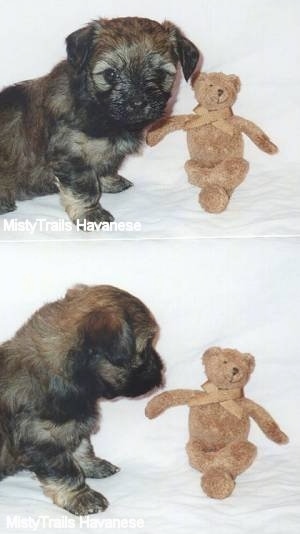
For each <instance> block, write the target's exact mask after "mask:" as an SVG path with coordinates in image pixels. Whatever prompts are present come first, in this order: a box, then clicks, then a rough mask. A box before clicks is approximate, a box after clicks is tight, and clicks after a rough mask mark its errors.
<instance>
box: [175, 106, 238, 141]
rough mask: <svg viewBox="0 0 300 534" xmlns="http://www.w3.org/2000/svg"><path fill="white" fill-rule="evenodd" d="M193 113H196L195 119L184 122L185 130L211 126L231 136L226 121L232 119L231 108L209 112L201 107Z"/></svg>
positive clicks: (229, 127) (229, 126)
mask: <svg viewBox="0 0 300 534" xmlns="http://www.w3.org/2000/svg"><path fill="white" fill-rule="evenodd" d="M193 111H194V112H195V113H196V115H197V117H193V118H192V119H190V120H188V121H187V122H186V124H185V129H186V130H190V129H194V128H201V126H205V125H207V124H212V125H213V126H215V127H216V128H219V130H222V131H223V132H225V133H227V134H229V135H233V127H232V126H231V124H229V122H228V120H227V119H229V118H230V117H232V111H231V108H225V109H221V110H215V111H209V110H208V109H206V108H204V107H202V106H197V107H196V108H195V109H194V110H193Z"/></svg>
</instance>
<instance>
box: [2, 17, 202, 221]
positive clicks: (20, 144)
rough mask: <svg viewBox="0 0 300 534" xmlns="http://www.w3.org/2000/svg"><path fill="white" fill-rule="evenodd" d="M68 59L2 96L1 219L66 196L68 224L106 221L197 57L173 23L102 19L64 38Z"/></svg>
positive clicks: (109, 219)
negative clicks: (131, 162)
mask: <svg viewBox="0 0 300 534" xmlns="http://www.w3.org/2000/svg"><path fill="white" fill-rule="evenodd" d="M66 43H67V60H65V61H62V62H61V63H59V64H58V65H57V66H56V67H55V68H54V69H53V70H52V72H50V74H48V75H47V76H44V77H41V78H38V79H35V80H31V81H27V82H23V83H19V84H17V85H14V86H11V87H8V88H6V89H4V90H3V91H2V92H1V93H0V214H1V213H6V212H8V211H13V210H15V209H16V205H15V201H16V200H23V199H28V198H32V197H35V196H39V195H46V194H50V193H55V192H58V191H60V195H61V200H62V203H63V205H64V208H65V210H66V212H67V213H68V215H69V217H70V219H71V220H72V221H73V222H74V223H76V222H77V221H83V220H86V221H89V222H96V223H100V222H102V221H103V222H104V221H106V222H110V221H112V220H113V217H112V215H111V214H110V213H108V212H107V211H106V210H104V209H103V208H102V207H101V205H100V203H99V199H100V196H101V193H102V192H109V193H117V192H119V191H123V190H124V189H126V188H128V187H130V186H131V185H132V184H131V182H129V181H128V180H126V179H125V178H123V177H122V176H120V175H118V169H119V167H120V165H121V163H122V161H123V160H124V158H125V157H126V156H127V155H128V154H132V153H134V152H136V151H137V150H138V148H139V147H140V144H141V142H142V140H143V131H144V129H145V127H147V126H148V125H149V124H151V123H152V122H154V121H156V120H157V119H159V118H161V117H162V115H163V114H164V111H165V108H166V104H167V102H168V100H169V98H170V95H171V91H172V88H173V85H174V80H175V75H176V70H177V65H178V63H179V62H180V63H181V65H182V69H183V73H184V76H185V79H186V80H188V79H189V78H190V76H191V75H192V73H193V71H194V69H195V67H196V65H197V62H198V59H199V52H198V50H197V48H196V47H195V45H193V44H192V43H191V42H190V41H189V40H188V39H186V38H185V37H184V36H183V35H182V33H181V32H180V30H179V29H178V28H177V27H176V26H174V25H173V24H171V23H170V22H164V23H163V24H159V23H158V22H155V21H152V20H149V19H143V18H137V17H128V18H117V19H111V20H107V19H99V20H97V21H94V22H92V23H90V24H88V25H87V26H86V27H84V28H82V29H80V30H78V31H75V32H74V33H72V34H71V35H69V37H67V40H66Z"/></svg>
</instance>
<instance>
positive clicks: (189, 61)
mask: <svg viewBox="0 0 300 534" xmlns="http://www.w3.org/2000/svg"><path fill="white" fill-rule="evenodd" d="M66 42H67V53H68V61H69V63H70V65H71V67H72V69H73V72H74V75H75V76H77V77H79V78H81V79H84V82H85V85H84V87H85V88H86V90H87V92H88V96H89V98H90V99H92V100H94V101H95V102H98V103H99V105H101V107H102V109H104V110H106V112H107V114H108V115H109V117H110V118H111V119H113V120H115V121H116V122H118V123H121V124H123V125H126V126H131V125H132V126H133V125H135V126H138V127H144V126H146V125H148V124H150V123H151V122H153V121H155V120H157V119H159V118H160V117H161V116H162V114H163V112H164V110H165V107H166V104H167V101H168V100H169V98H170V95H171V90H172V87H173V84H174V81H175V76H176V72H177V64H178V62H180V63H181V66H182V70H183V73H184V77H185V79H186V80H188V79H189V78H190V76H191V75H192V73H193V71H194V69H195V67H196V65H197V63H198V59H199V52H198V50H197V48H196V46H195V45H194V44H193V43H191V41H189V40H188V39H186V37H184V36H183V35H182V33H181V32H180V30H179V29H178V28H177V27H176V26H174V25H173V24H171V23H170V22H164V23H163V24H159V23H158V22H155V21H152V20H149V19H143V18H137V17H128V18H117V19H111V20H107V19H99V20H97V21H94V22H92V23H91V24H89V25H88V26H86V27H85V28H82V29H80V30H77V31H75V32H74V33H72V34H71V35H69V37H67V40H66Z"/></svg>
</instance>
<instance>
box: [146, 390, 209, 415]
mask: <svg viewBox="0 0 300 534" xmlns="http://www.w3.org/2000/svg"><path fill="white" fill-rule="evenodd" d="M197 394H199V391H197V390H193V389H173V390H171V391H164V392H163V393H160V394H159V395H155V397H153V398H152V399H151V400H150V401H149V402H148V404H147V406H146V409H145V414H146V416H147V417H149V419H153V418H154V417H157V416H158V415H160V414H161V413H163V412H164V411H165V410H167V409H168V408H171V407H172V406H180V405H182V404H188V403H189V402H190V401H191V399H192V398H194V397H195V396H196V395H197Z"/></svg>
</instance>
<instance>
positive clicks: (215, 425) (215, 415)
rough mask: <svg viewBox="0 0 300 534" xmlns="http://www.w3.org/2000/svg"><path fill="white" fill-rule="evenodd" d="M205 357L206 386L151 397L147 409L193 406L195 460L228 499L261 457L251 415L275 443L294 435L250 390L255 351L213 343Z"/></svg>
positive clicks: (212, 493)
mask: <svg viewBox="0 0 300 534" xmlns="http://www.w3.org/2000/svg"><path fill="white" fill-rule="evenodd" d="M202 362H203V364H204V368H205V373H206V375H207V379H208V380H207V382H205V383H204V384H203V385H202V390H203V391H199V390H192V389H175V390H171V391H165V392H163V393H160V394H159V395H156V396H155V397H153V398H152V399H151V400H150V401H149V402H148V404H147V406H146V410H145V413H146V416H147V417H149V418H150V419H152V418H154V417H157V416H158V415H160V414H161V413H162V412H164V411H165V410H166V409H167V408H171V407H172V406H179V405H187V406H189V408H190V411H189V441H188V443H187V445H186V451H187V454H188V458H189V463H190V465H191V466H192V467H193V468H194V469H197V470H198V471H200V472H201V473H203V475H202V480H201V486H202V489H203V491H204V492H205V493H206V494H207V495H208V496H209V497H212V498H215V499H224V498H225V497H228V496H229V495H231V493H232V491H233V489H234V487H235V479H236V477H237V476H238V475H239V474H240V473H243V471H245V470H246V469H247V468H248V467H249V466H250V465H251V464H252V462H253V461H254V459H255V457H256V446H255V445H253V443H251V442H250V441H249V440H248V434H249V430H250V418H252V419H254V421H256V423H257V424H258V425H259V427H260V428H261V430H262V431H263V432H264V433H265V435H266V436H267V437H268V438H269V439H271V440H272V441H274V442H275V443H279V444H284V443H287V442H288V437H287V436H286V435H285V434H284V433H283V432H282V431H281V430H280V428H279V426H278V425H277V423H276V422H275V421H274V419H272V417H271V416H270V415H269V413H268V412H266V410H265V409H264V408H262V407H261V406H259V405H258V404H256V403H255V402H253V401H252V400H250V399H247V398H246V397H245V396H244V391H243V388H244V386H245V385H246V384H247V382H248V380H249V378H250V375H251V373H252V372H253V370H254V366H255V359H254V357H253V356H252V355H251V354H248V353H241V352H239V351H238V350H235V349H229V348H226V349H222V348H220V347H211V348H210V349H208V350H207V351H206V352H205V353H204V355H203V358H202Z"/></svg>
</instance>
